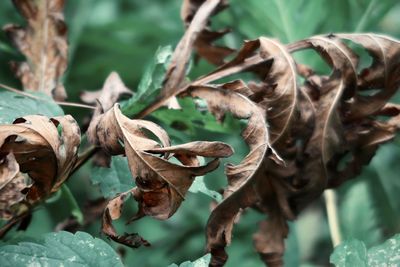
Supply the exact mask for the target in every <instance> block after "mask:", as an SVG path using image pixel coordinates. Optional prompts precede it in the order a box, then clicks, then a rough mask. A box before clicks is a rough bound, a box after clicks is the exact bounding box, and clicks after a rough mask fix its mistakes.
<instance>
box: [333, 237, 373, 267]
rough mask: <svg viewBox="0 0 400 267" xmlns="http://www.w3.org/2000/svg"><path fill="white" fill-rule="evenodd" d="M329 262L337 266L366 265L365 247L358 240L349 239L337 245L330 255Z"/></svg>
mask: <svg viewBox="0 0 400 267" xmlns="http://www.w3.org/2000/svg"><path fill="white" fill-rule="evenodd" d="M330 262H331V263H333V264H335V265H336V266H338V267H342V266H343V267H344V266H359V267H363V266H367V248H366V247H365V245H364V243H363V242H361V241H358V240H355V239H353V240H349V241H346V242H344V243H342V244H340V245H339V246H338V247H336V248H335V251H334V252H333V254H332V255H331V257H330Z"/></svg>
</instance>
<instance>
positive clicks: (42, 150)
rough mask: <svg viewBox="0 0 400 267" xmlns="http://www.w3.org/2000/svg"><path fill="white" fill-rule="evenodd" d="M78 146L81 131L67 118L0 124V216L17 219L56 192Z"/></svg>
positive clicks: (30, 119)
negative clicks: (15, 217)
mask: <svg viewBox="0 0 400 267" xmlns="http://www.w3.org/2000/svg"><path fill="white" fill-rule="evenodd" d="M79 144H80V129H79V127H78V125H77V123H76V121H75V120H74V119H73V118H72V117H71V116H69V115H67V116H62V117H54V118H51V119H49V118H47V117H44V116H39V115H31V116H26V117H23V118H18V119H16V120H15V121H14V123H13V124H9V125H0V183H1V184H0V190H1V196H2V198H1V203H2V206H1V217H2V218H5V219H10V218H12V217H14V216H18V215H20V214H21V213H23V212H25V211H26V209H28V208H29V207H30V206H33V205H35V204H37V203H38V202H39V201H42V200H44V199H45V198H46V197H47V196H49V195H50V194H51V193H53V192H56V191H57V190H58V189H59V188H60V186H61V185H62V183H63V182H64V181H65V180H66V179H67V178H68V176H69V173H70V172H71V170H72V168H73V167H74V164H75V162H76V160H77V152H78V147H79ZM3 197H4V198H3ZM19 204H21V205H19ZM11 210H12V211H11Z"/></svg>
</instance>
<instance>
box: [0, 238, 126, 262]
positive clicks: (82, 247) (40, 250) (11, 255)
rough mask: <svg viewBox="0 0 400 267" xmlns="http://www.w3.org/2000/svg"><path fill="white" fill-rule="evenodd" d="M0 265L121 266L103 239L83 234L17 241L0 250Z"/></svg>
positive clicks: (112, 250) (118, 259) (115, 254)
mask: <svg viewBox="0 0 400 267" xmlns="http://www.w3.org/2000/svg"><path fill="white" fill-rule="evenodd" d="M0 261H1V263H2V266H10V267H11V266H12V267H14V266H28V265H32V266H121V267H122V266H123V264H122V262H121V259H120V258H119V256H118V254H117V253H116V252H115V251H114V249H113V248H112V247H110V246H109V245H108V244H107V243H106V242H104V241H103V240H101V239H99V238H93V237H92V236H90V235H89V234H87V233H84V232H77V233H76V234H71V233H69V232H64V231H61V232H58V233H49V234H46V235H45V236H44V238H43V240H40V241H38V242H37V243H33V242H20V243H19V244H18V245H3V246H2V247H1V249H0Z"/></svg>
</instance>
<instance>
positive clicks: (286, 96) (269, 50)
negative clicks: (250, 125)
mask: <svg viewBox="0 0 400 267" xmlns="http://www.w3.org/2000/svg"><path fill="white" fill-rule="evenodd" d="M260 55H261V57H263V58H265V59H267V58H271V57H272V58H273V59H274V61H273V63H272V65H271V67H270V68H269V72H268V74H267V76H266V78H265V79H264V81H263V84H262V85H261V86H262V89H263V99H262V101H261V105H262V106H263V107H265V108H266V110H267V121H268V124H269V128H270V136H271V144H272V145H274V143H275V142H277V141H279V140H280V139H281V138H282V137H284V134H285V133H286V131H287V130H288V128H289V127H290V126H291V124H292V121H293V119H294V118H295V117H296V116H295V115H296V114H295V113H296V112H297V113H298V110H297V98H298V96H297V95H298V89H297V84H296V63H295V62H294V60H293V58H292V56H291V55H290V54H289V52H288V51H287V50H286V47H285V46H283V45H282V44H281V43H279V42H278V41H275V40H272V39H268V38H264V37H262V38H260ZM259 90H261V89H259ZM274 147H276V146H274Z"/></svg>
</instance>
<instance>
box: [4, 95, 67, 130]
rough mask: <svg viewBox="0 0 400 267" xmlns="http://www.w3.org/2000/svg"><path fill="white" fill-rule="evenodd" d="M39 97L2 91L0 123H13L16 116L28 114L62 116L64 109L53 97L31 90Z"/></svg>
mask: <svg viewBox="0 0 400 267" xmlns="http://www.w3.org/2000/svg"><path fill="white" fill-rule="evenodd" d="M29 94H32V95H33V96H35V97H37V98H38V99H33V98H29V97H26V96H22V95H18V94H16V93H13V92H4V91H3V92H0V124H6V123H12V122H13V121H14V120H15V119H16V118H19V117H23V116H26V115H44V116H47V117H54V116H62V115H64V112H63V110H62V109H61V108H60V106H58V105H57V104H56V103H55V102H54V100H53V99H51V98H50V97H49V96H47V95H45V94H43V93H37V92H36V93H35V92H29Z"/></svg>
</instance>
